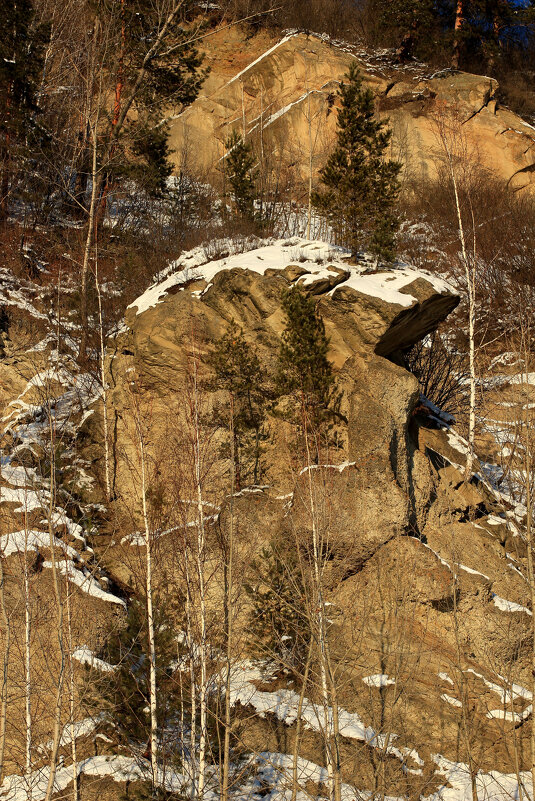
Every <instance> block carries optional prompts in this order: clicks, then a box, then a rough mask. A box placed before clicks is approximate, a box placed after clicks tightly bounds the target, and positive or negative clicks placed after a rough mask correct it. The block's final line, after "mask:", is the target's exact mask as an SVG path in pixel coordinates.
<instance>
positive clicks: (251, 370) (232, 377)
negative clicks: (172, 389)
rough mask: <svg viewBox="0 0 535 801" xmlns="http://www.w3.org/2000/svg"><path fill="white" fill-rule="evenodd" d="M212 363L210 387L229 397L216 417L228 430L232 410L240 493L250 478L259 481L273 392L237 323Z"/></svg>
mask: <svg viewBox="0 0 535 801" xmlns="http://www.w3.org/2000/svg"><path fill="white" fill-rule="evenodd" d="M209 361H210V366H211V367H212V369H213V371H214V380H213V381H212V382H211V388H212V389H216V390H221V389H222V390H226V392H227V393H228V395H229V396H230V401H229V402H228V403H227V402H226V403H224V404H223V407H222V408H220V409H218V412H217V415H218V418H220V422H221V424H222V425H223V426H225V427H226V426H228V423H229V417H230V413H231V411H232V425H233V434H234V449H233V452H234V470H235V486H236V488H237V489H238V490H239V489H240V487H241V484H242V482H243V481H244V479H247V478H248V477H249V476H250V477H251V478H252V480H253V483H254V484H257V483H258V481H259V478H260V456H261V445H262V439H263V427H264V422H265V418H266V412H267V407H268V404H269V402H270V400H271V398H272V394H273V393H272V390H271V387H270V382H269V380H268V376H267V374H266V371H265V370H264V369H263V367H262V364H261V362H260V359H259V358H258V354H257V352H256V350H255V349H254V348H252V347H251V345H250V344H249V343H248V342H247V341H246V340H245V337H244V336H243V331H242V330H241V329H240V328H238V326H237V325H236V323H235V322H234V320H233V321H232V322H231V324H230V328H229V330H228V331H227V333H226V334H224V336H222V337H221V339H219V340H218V341H217V342H216V343H215V346H214V350H213V352H212V354H211V355H210V359H209ZM230 407H232V409H231V408H230Z"/></svg>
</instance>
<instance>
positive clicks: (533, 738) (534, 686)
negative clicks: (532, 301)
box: [522, 330, 535, 788]
mask: <svg viewBox="0 0 535 801" xmlns="http://www.w3.org/2000/svg"><path fill="white" fill-rule="evenodd" d="M522 334H523V339H525V343H524V347H523V350H524V353H525V355H526V356H527V353H528V348H529V341H530V338H529V330H528V332H527V334H528V336H527V337H526V336H525V332H524V331H523V332H522ZM525 369H526V371H527V370H528V364H527V358H526V359H525ZM526 385H528V384H527V382H526ZM528 386H529V385H528ZM529 406H530V404H529V403H525V404H524V413H525V420H524V431H525V447H524V473H525V476H526V478H525V481H526V486H525V491H526V545H527V567H528V583H529V594H530V601H531V611H532V616H531V638H532V639H531V654H530V657H531V693H532V705H533V709H532V712H531V731H530V762H531V766H530V767H531V779H532V782H533V787H534V788H535V567H534V564H533V499H532V491H533V488H532V470H533V468H532V465H531V436H532V433H531V432H532V426H533V423H532V421H531V419H530V414H529Z"/></svg>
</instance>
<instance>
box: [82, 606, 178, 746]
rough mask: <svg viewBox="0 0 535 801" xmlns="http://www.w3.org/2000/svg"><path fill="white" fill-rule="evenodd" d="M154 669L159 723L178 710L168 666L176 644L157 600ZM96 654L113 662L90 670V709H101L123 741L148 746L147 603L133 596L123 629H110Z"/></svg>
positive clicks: (171, 716) (169, 717)
mask: <svg viewBox="0 0 535 801" xmlns="http://www.w3.org/2000/svg"><path fill="white" fill-rule="evenodd" d="M154 610H155V640H156V656H157V663H156V671H157V677H158V690H159V691H158V710H157V712H158V726H159V727H163V726H165V725H166V724H169V723H170V722H171V721H172V719H173V718H174V717H175V716H176V715H177V714H178V713H177V711H176V710H177V702H178V699H176V698H173V692H174V689H175V688H174V684H173V681H172V679H171V675H172V669H171V668H170V665H171V664H172V662H173V660H174V659H176V653H177V645H176V641H175V637H174V634H173V628H172V625H171V621H170V619H169V616H168V615H167V613H166V609H165V604H163V603H162V602H161V599H160V600H159V601H158V602H157V603H155V605H154ZM100 658H102V659H103V660H104V661H106V662H109V663H110V664H112V665H116V668H115V670H114V671H113V672H109V673H102V671H100V670H98V669H97V668H90V669H88V677H87V691H86V692H85V693H84V698H85V703H86V705H87V706H88V707H89V708H90V711H91V712H94V711H95V709H100V710H101V709H102V708H104V711H105V712H106V714H107V717H108V719H109V720H110V721H111V722H112V723H113V725H114V732H115V735H116V736H117V738H118V740H119V742H120V743H121V744H122V745H125V746H129V745H131V744H132V743H137V744H138V745H142V746H146V747H147V748H149V746H148V745H147V744H148V743H149V741H150V716H149V707H148V699H149V659H148V656H147V619H146V604H145V603H143V601H142V600H137V599H135V600H133V601H132V602H131V603H130V605H129V607H128V615H127V619H126V625H125V626H124V628H121V629H120V630H117V628H116V624H114V627H113V628H111V629H110V632H109V634H108V637H107V640H106V643H105V645H104V647H103V649H102V651H101V653H100Z"/></svg>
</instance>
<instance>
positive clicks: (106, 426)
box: [95, 231, 111, 501]
mask: <svg viewBox="0 0 535 801" xmlns="http://www.w3.org/2000/svg"><path fill="white" fill-rule="evenodd" d="M95 286H96V289H97V300H98V320H99V332H100V336H99V339H100V383H101V386H102V420H103V424H104V477H105V483H106V500H107V501H109V500H110V499H111V469H110V461H111V459H110V434H109V420H108V382H107V380H106V348H105V344H104V322H103V315H102V292H101V290H100V281H99V277H98V240H97V232H96V231H95Z"/></svg>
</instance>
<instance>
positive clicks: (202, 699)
mask: <svg viewBox="0 0 535 801" xmlns="http://www.w3.org/2000/svg"><path fill="white" fill-rule="evenodd" d="M193 404H194V406H193V412H194V418H193V424H194V431H193V435H194V471H195V490H196V496H197V547H196V554H195V561H196V570H197V582H198V590H199V615H200V620H199V622H200V630H199V636H200V641H199V668H200V678H199V772H198V782H197V797H198V799H200V800H201V801H202V798H203V797H204V789H205V784H206V752H207V712H208V709H207V645H208V644H207V632H206V599H205V587H204V562H205V523H204V508H203V496H202V467H201V450H200V446H201V442H200V422H199V387H198V380H197V362H196V361H195V362H194V366H193Z"/></svg>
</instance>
